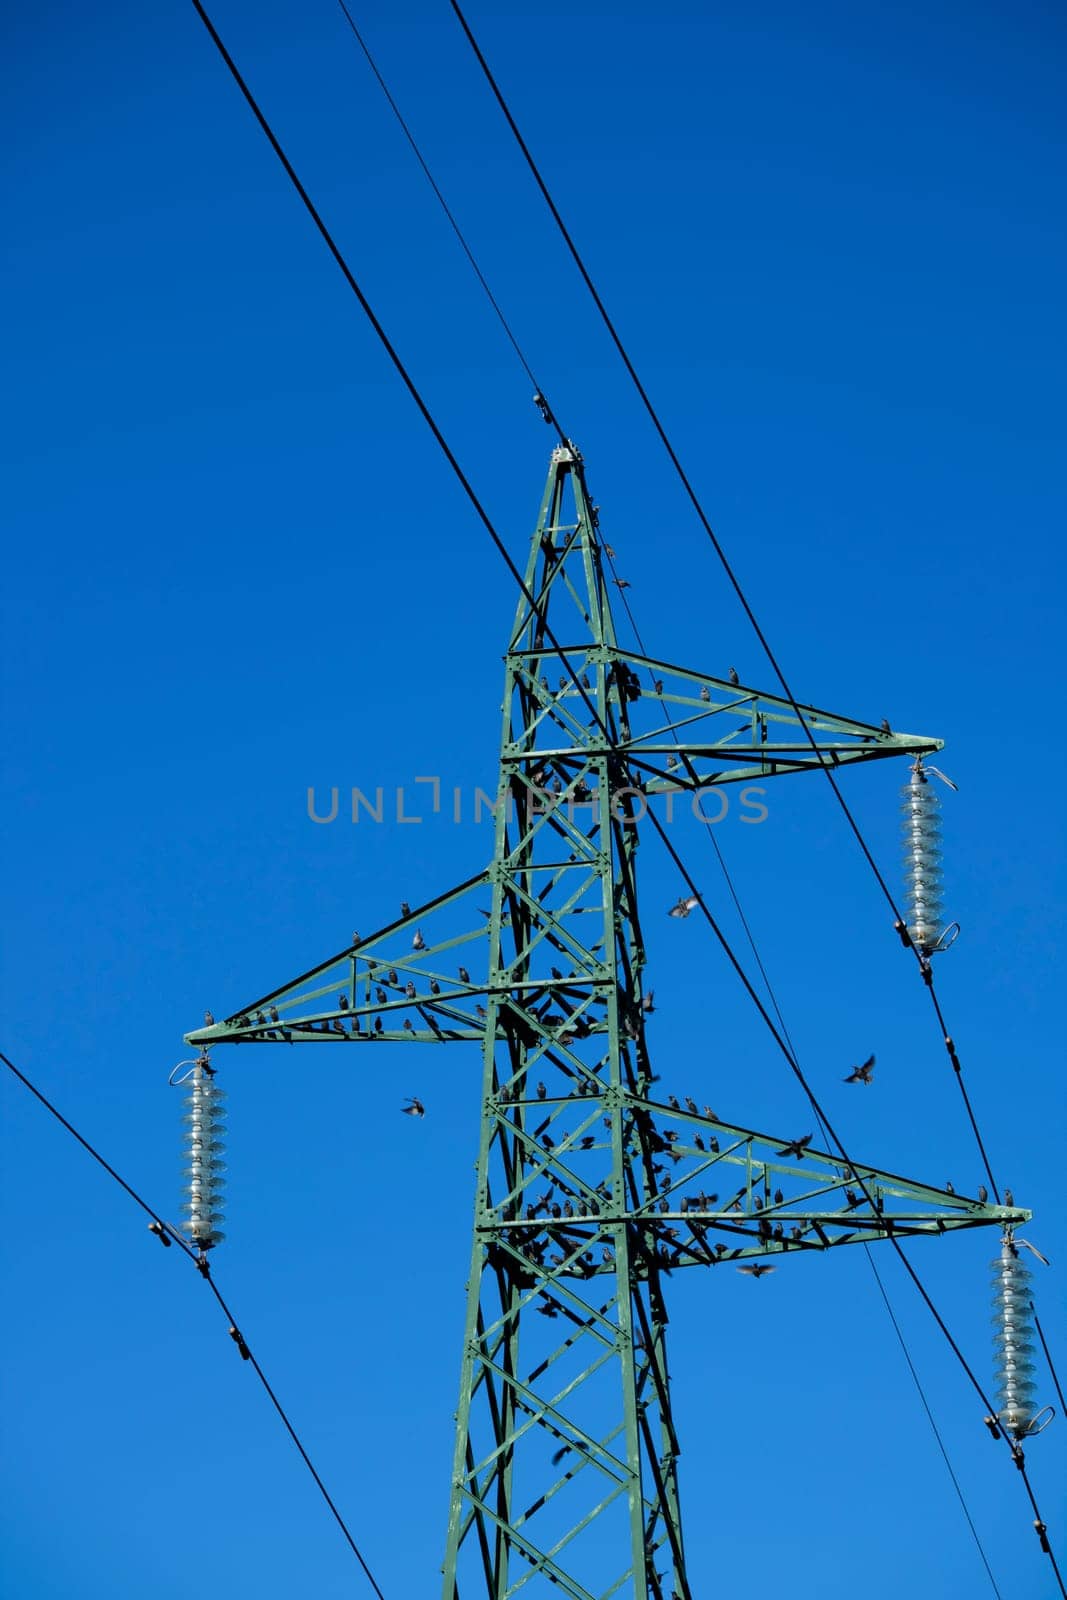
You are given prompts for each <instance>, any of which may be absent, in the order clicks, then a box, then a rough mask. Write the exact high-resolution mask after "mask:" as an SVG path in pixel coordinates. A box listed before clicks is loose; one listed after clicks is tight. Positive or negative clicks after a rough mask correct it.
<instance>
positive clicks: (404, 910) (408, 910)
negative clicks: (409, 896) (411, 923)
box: [400, 900, 411, 917]
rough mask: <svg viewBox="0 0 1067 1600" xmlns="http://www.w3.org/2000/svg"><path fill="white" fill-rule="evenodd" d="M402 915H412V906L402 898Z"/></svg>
mask: <svg viewBox="0 0 1067 1600" xmlns="http://www.w3.org/2000/svg"><path fill="white" fill-rule="evenodd" d="M400 915H401V916H402V917H410V915H411V907H410V906H409V905H408V903H407V901H406V900H401V902H400Z"/></svg>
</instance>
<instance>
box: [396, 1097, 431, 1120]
mask: <svg viewBox="0 0 1067 1600" xmlns="http://www.w3.org/2000/svg"><path fill="white" fill-rule="evenodd" d="M401 1110H402V1111H403V1113H404V1116H405V1117H424V1116H425V1115H426V1107H425V1106H424V1105H423V1103H422V1101H421V1100H419V1099H417V1098H416V1096H415V1095H412V1096H411V1098H410V1100H408V1102H407V1103H406V1105H404V1106H402V1107H401Z"/></svg>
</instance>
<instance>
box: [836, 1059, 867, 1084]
mask: <svg viewBox="0 0 1067 1600" xmlns="http://www.w3.org/2000/svg"><path fill="white" fill-rule="evenodd" d="M873 1073H874V1053H873V1051H872V1053H871V1054H870V1055H869V1056H868V1057H867V1059H866V1061H864V1062H863V1064H862V1065H861V1066H858V1067H853V1068H852V1071H851V1072H850V1073H849V1075H848V1077H847V1078H842V1080H841V1081H842V1083H870V1081H871V1077H872V1075H873Z"/></svg>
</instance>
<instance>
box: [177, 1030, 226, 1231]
mask: <svg viewBox="0 0 1067 1600" xmlns="http://www.w3.org/2000/svg"><path fill="white" fill-rule="evenodd" d="M184 1087H185V1114H184V1116H183V1117H182V1121H183V1122H184V1123H185V1135H184V1143H185V1159H186V1167H185V1173H184V1177H185V1183H184V1187H183V1191H182V1198H183V1202H184V1203H183V1206H182V1227H183V1229H184V1231H185V1233H186V1235H187V1236H188V1238H190V1239H191V1240H192V1241H193V1243H194V1244H196V1245H198V1246H199V1247H200V1249H201V1250H210V1249H211V1248H212V1246H213V1245H216V1244H218V1243H219V1242H220V1240H221V1239H223V1238H224V1237H225V1235H224V1234H222V1233H221V1232H220V1231H219V1226H218V1225H219V1222H220V1221H221V1219H222V1216H223V1208H222V1191H223V1189H224V1188H225V1184H226V1180H225V1178H224V1177H223V1176H222V1174H223V1172H224V1171H225V1166H224V1163H223V1161H222V1152H223V1151H224V1150H225V1148H226V1146H225V1144H224V1143H223V1141H222V1137H221V1135H222V1134H223V1133H225V1131H226V1111H225V1100H226V1096H225V1095H224V1094H223V1092H222V1090H221V1089H218V1088H216V1086H215V1080H214V1077H213V1076H212V1074H211V1072H210V1070H209V1069H208V1068H207V1066H206V1065H205V1064H204V1063H203V1062H199V1061H198V1062H197V1064H196V1066H195V1067H194V1068H193V1070H192V1072H191V1073H190V1074H189V1077H188V1078H187V1079H186V1082H185V1086H184Z"/></svg>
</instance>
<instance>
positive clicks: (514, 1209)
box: [188, 447, 1028, 1600]
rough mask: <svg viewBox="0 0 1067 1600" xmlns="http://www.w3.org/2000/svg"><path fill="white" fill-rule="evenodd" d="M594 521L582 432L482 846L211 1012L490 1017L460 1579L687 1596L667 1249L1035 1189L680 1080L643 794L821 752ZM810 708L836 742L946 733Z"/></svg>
mask: <svg viewBox="0 0 1067 1600" xmlns="http://www.w3.org/2000/svg"><path fill="white" fill-rule="evenodd" d="M596 524H597V513H596V509H595V507H593V506H592V505H591V504H590V501H589V497H588V494H587V490H586V486H585V479H584V472H583V466H582V460H581V457H580V455H579V453H578V452H577V451H576V450H575V449H573V447H570V448H560V449H557V450H556V451H554V453H553V456H552V461H551V464H550V468H549V473H548V480H547V483H546V487H545V494H544V498H543V500H542V504H541V511H540V516H539V518H538V523H537V527H536V530H535V532H534V537H533V541H532V545H531V550H530V557H529V562H528V565H527V569H526V574H525V580H526V587H527V590H528V591H529V593H530V594H531V595H533V596H534V597H535V599H536V602H537V603H536V606H531V605H530V604H529V602H528V600H527V599H526V598H525V597H524V598H523V599H522V600H521V602H520V604H519V607H518V612H517V615H516V619H515V624H514V627H513V630H512V634H511V639H510V642H509V648H508V652H507V656H506V669H505V671H506V676H505V699H504V729H503V738H502V744H501V752H500V768H499V781H498V788H497V793H496V802H495V807H494V810H495V843H494V852H493V860H492V863H491V864H490V866H489V867H488V869H487V870H486V871H484V872H480V873H478V874H477V875H476V876H475V877H473V878H471V879H469V880H468V881H467V882H466V883H464V884H461V885H459V886H458V887H457V888H455V889H453V890H450V891H448V892H447V893H445V894H443V895H441V896H440V897H439V898H437V899H435V900H433V901H430V902H429V903H427V904H426V905H423V906H419V907H416V908H415V909H414V910H413V911H412V912H411V914H410V915H409V916H405V917H403V918H402V919H401V920H399V921H398V922H395V923H392V924H390V925H389V926H388V927H386V928H383V929H381V930H380V931H379V932H377V933H376V934H374V935H373V936H372V937H369V938H366V939H361V940H359V941H358V942H357V943H353V944H352V945H351V946H350V947H349V948H347V949H346V950H344V951H342V952H341V953H339V954H338V955H335V956H332V957H330V958H329V959H328V960H326V961H324V962H323V963H321V964H320V965H319V966H317V967H315V968H313V969H312V970H311V971H310V972H309V973H306V974H304V975H303V976H302V977H301V978H299V979H297V980H295V981H294V982H292V983H289V984H285V985H283V986H282V987H281V988H279V989H276V990H274V991H272V993H270V994H268V995H266V996H264V997H263V998H262V999H261V1000H258V1001H256V1002H255V1003H254V1004H253V1005H251V1006H248V1007H245V1008H244V1009H243V1010H241V1011H238V1012H235V1013H234V1014H233V1015H232V1016H230V1017H229V1018H228V1019H227V1020H226V1021H225V1022H223V1023H219V1024H214V1025H212V1026H210V1027H207V1028H204V1029H200V1030H198V1031H197V1032H195V1033H192V1034H190V1035H188V1039H189V1041H190V1042H191V1043H194V1044H199V1045H202V1046H204V1047H208V1046H211V1045H214V1044H218V1043H223V1042H271V1043H299V1042H319V1043H332V1044H335V1045H339V1044H345V1045H349V1046H351V1045H354V1044H362V1045H369V1044H376V1043H377V1044H384V1043H388V1042H399V1041H421V1042H424V1043H438V1044H442V1043H448V1042H451V1041H457V1040H481V1041H482V1061H483V1089H482V1117H481V1134H480V1142H479V1150H478V1176H477V1188H476V1200H475V1217H474V1236H473V1247H472V1259H471V1268H470V1279H469V1283H468V1300H467V1316H466V1327H465V1331H464V1338H463V1357H462V1375H461V1383H460V1400H459V1409H458V1412H457V1418H456V1444H455V1458H454V1466H453V1475H452V1489H451V1505H450V1513H449V1522H448V1535H447V1543H446V1553H445V1563H444V1588H443V1595H444V1600H460V1597H462V1600H478V1597H484V1600H505V1597H507V1596H511V1595H513V1594H515V1593H517V1592H518V1591H520V1590H523V1591H525V1593H526V1594H527V1595H530V1596H531V1597H534V1596H543V1595H547V1594H549V1593H550V1592H552V1593H562V1594H564V1595H568V1596H572V1597H574V1600H608V1597H609V1596H622V1597H624V1600H648V1597H655V1600H672V1597H674V1596H678V1597H680V1600H691V1595H692V1591H691V1587H690V1583H689V1579H688V1577H687V1574H686V1567H685V1554H684V1548H683V1542H682V1521H681V1512H680V1502H679V1491H678V1481H677V1455H678V1443H677V1435H676V1431H675V1423H674V1418H673V1416H672V1411H671V1404H670V1380H669V1371H668V1363H667V1344H666V1327H667V1313H666V1307H665V1284H664V1279H665V1277H667V1276H669V1275H670V1273H672V1272H673V1271H675V1270H677V1269H680V1268H682V1267H686V1266H704V1267H715V1266H720V1265H722V1264H723V1263H735V1264H736V1263H742V1264H744V1263H746V1262H748V1261H752V1262H753V1264H755V1265H763V1264H767V1263H764V1261H763V1259H762V1258H771V1260H775V1259H777V1258H780V1257H782V1256H784V1255H790V1254H792V1255H796V1254H800V1253H802V1252H805V1251H811V1250H826V1249H829V1248H832V1247H834V1246H836V1245H839V1244H848V1243H853V1242H861V1241H863V1242H869V1241H871V1240H874V1239H879V1238H886V1237H888V1236H889V1235H890V1234H891V1233H892V1234H895V1235H897V1236H898V1237H905V1236H911V1235H916V1234H924V1233H943V1232H945V1231H947V1230H950V1229H956V1228H969V1227H977V1226H989V1225H999V1226H1004V1225H1005V1224H1010V1223H1013V1222H1017V1221H1020V1220H1022V1219H1023V1218H1024V1217H1025V1216H1027V1215H1028V1213H1026V1212H1022V1211H1018V1210H1015V1209H1010V1208H1004V1207H996V1206H989V1205H984V1204H981V1203H980V1202H979V1201H977V1200H973V1199H968V1198H965V1197H961V1196H957V1195H954V1194H948V1193H946V1192H944V1191H942V1190H939V1189H935V1188H930V1187H927V1186H924V1185H921V1184H916V1183H912V1182H910V1181H908V1180H905V1179H901V1178H897V1177H894V1176H892V1175H891V1174H888V1173H884V1172H881V1171H879V1170H877V1169H875V1168H872V1167H867V1166H855V1167H852V1168H846V1167H845V1166H844V1165H843V1164H842V1163H841V1162H840V1161H834V1160H832V1159H831V1158H830V1157H828V1156H823V1155H820V1154H818V1153H816V1152H814V1151H813V1150H812V1149H811V1148H810V1147H808V1146H803V1145H792V1146H791V1145H790V1143H789V1141H785V1140H781V1139H775V1138H772V1137H770V1136H768V1135H764V1134H759V1133H755V1132H753V1131H751V1130H748V1129H745V1128H741V1127H737V1126H734V1125H732V1124H728V1123H723V1122H721V1121H719V1120H718V1119H717V1118H716V1116H715V1114H714V1112H713V1111H712V1109H711V1108H710V1107H708V1106H704V1107H700V1106H697V1105H696V1104H695V1103H693V1102H687V1103H686V1104H685V1105H684V1106H683V1105H679V1104H678V1103H677V1102H676V1101H674V1099H673V1097H670V1096H668V1097H667V1098H664V1097H663V1096H662V1095H661V1094H660V1093H659V1091H658V1090H657V1088H656V1083H657V1078H656V1076H654V1075H653V1072H652V1068H651V1063H650V1057H649V1053H648V1049H647V1045H646V1027H647V1025H648V1022H649V1017H650V1011H649V1010H648V1009H647V1006H648V1005H649V1004H650V997H646V995H645V993H644V990H643V988H642V974H643V970H644V966H645V947H644V940H643V936H642V931H641V922H640V917H639V911H638V897H637V886H636V856H637V847H638V841H639V837H640V833H641V826H640V823H641V818H642V816H643V815H644V812H645V808H646V807H647V806H648V805H649V804H652V803H654V804H657V805H659V806H662V807H668V806H671V805H673V803H674V801H675V799H676V797H677V796H679V795H683V796H690V797H691V794H692V792H693V791H696V790H698V789H701V788H703V787H705V786H708V785H710V784H712V783H714V784H724V783H737V782H743V781H746V780H751V781H756V780H759V781H761V782H762V781H766V780H767V779H769V778H772V777H777V776H780V775H782V774H784V773H787V772H796V771H803V770H813V769H815V768H816V767H817V766H818V765H819V756H817V755H816V754H815V752H813V750H812V748H811V744H810V742H809V740H808V739H807V737H806V735H805V733H804V732H803V729H802V728H801V727H800V725H799V724H798V721H797V717H796V714H795V713H794V712H793V709H792V707H791V706H790V704H789V703H788V702H787V701H783V700H781V699H779V698H777V697H775V696H773V695H767V694H763V693H760V692H758V691H756V690H753V689H751V688H747V687H744V686H741V685H734V684H732V683H726V682H723V681H722V680H721V679H716V678H712V677H709V676H707V675H706V674H703V673H700V672H693V671H689V670H686V669H682V668H679V667H676V666H672V665H670V664H668V663H665V662H661V661H654V660H649V659H646V658H644V657H639V656H635V655H634V654H633V653H632V652H629V651H626V650H623V649H620V647H619V645H618V643H617V640H616V637H615V630H614V624H613V620H612V613H611V605H610V599H609V596H610V586H611V583H612V581H613V580H611V579H610V577H609V576H608V574H607V573H606V572H605V569H604V564H603V552H602V547H601V545H600V543H599V540H598V536H597V529H596ZM546 618H550V625H551V628H552V631H553V633H554V635H555V637H556V639H557V640H558V641H559V642H560V644H561V646H562V649H563V655H564V657H565V664H564V661H563V660H561V659H560V656H559V654H557V652H556V650H555V647H554V646H553V645H552V644H551V642H550V641H549V639H548V637H547V635H546V631H545V621H546ZM803 716H804V719H805V721H806V723H807V725H808V727H809V728H810V730H811V732H812V734H813V735H814V737H815V741H816V744H817V746H818V749H819V752H820V754H821V756H822V758H823V759H824V760H826V761H829V762H832V763H833V764H834V766H835V767H838V766H843V765H846V764H848V763H850V762H854V761H871V760H876V759H881V758H884V757H888V756H895V755H910V756H913V757H914V756H916V755H924V754H927V753H930V752H932V751H934V750H937V749H939V748H940V747H941V745H940V741H938V740H933V739H925V738H919V737H916V736H912V735H908V734H901V733H888V732H885V731H883V730H881V729H878V728H874V727H872V726H870V725H869V724H867V723H861V722H856V721H852V720H849V719H846V718H843V717H839V716H831V715H829V714H827V713H823V712H818V711H815V710H814V708H803ZM657 797H658V798H657ZM486 897H488V898H489V910H488V915H486V914H485V911H484V909H483V906H484V901H485V899H486ZM661 911H662V908H661Z"/></svg>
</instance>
